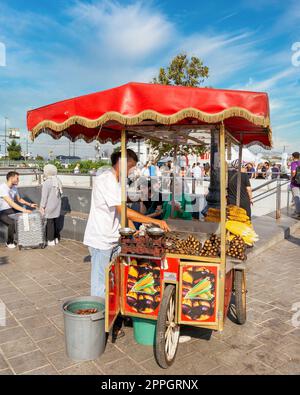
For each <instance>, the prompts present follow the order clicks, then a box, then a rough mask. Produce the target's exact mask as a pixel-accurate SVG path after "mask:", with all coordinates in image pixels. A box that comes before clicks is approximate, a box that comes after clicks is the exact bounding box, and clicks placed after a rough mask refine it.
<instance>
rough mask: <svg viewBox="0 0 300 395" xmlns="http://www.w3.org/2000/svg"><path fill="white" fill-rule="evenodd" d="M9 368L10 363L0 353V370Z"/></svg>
mask: <svg viewBox="0 0 300 395" xmlns="http://www.w3.org/2000/svg"><path fill="white" fill-rule="evenodd" d="M7 368H8V364H7V362H6V361H5V359H4V356H3V355H1V354H0V370H4V369H7Z"/></svg>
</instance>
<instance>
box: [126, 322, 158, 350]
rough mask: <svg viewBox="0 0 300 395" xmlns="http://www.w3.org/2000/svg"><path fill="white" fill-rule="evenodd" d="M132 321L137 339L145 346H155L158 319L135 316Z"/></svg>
mask: <svg viewBox="0 0 300 395" xmlns="http://www.w3.org/2000/svg"><path fill="white" fill-rule="evenodd" d="M132 322H133V335H134V338H135V341H136V342H137V343H138V344H142V345H144V346H153V345H154V344H155V336H156V321H155V320H149V319H145V318H136V317H134V318H132Z"/></svg>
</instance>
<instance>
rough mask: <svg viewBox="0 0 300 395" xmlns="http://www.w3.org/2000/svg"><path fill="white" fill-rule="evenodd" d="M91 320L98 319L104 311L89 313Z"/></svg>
mask: <svg viewBox="0 0 300 395" xmlns="http://www.w3.org/2000/svg"><path fill="white" fill-rule="evenodd" d="M90 318H91V321H98V320H102V319H103V318H104V311H99V312H98V313H96V314H91V317H90Z"/></svg>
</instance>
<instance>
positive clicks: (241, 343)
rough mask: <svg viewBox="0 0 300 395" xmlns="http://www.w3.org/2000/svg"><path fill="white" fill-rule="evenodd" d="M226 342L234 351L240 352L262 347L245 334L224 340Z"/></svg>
mask: <svg viewBox="0 0 300 395" xmlns="http://www.w3.org/2000/svg"><path fill="white" fill-rule="evenodd" d="M224 342H225V343H227V344H228V345H229V346H231V348H232V349H234V350H239V351H250V350H253V349H254V348H256V347H260V346H262V343H261V342H260V341H258V340H257V339H255V338H251V337H249V336H247V335H244V334H238V335H233V336H231V337H229V338H226V339H224Z"/></svg>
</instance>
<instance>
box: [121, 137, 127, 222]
mask: <svg viewBox="0 0 300 395" xmlns="http://www.w3.org/2000/svg"><path fill="white" fill-rule="evenodd" d="M126 181H127V152H126V131H125V130H122V132H121V190H122V200H121V205H122V210H121V226H122V228H125V227H126V224H127V212H126V211H127V206H126V203H127V193H126V192H127V191H126V184H127V182H126Z"/></svg>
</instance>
